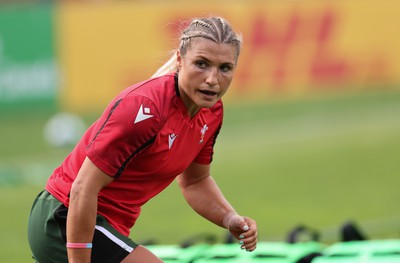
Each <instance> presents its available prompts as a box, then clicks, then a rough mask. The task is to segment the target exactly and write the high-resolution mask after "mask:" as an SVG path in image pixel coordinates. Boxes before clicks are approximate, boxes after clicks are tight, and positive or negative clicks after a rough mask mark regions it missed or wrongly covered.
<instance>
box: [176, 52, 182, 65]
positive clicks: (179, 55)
mask: <svg viewBox="0 0 400 263" xmlns="http://www.w3.org/2000/svg"><path fill="white" fill-rule="evenodd" d="M176 64H177V65H178V69H180V68H181V64H182V57H181V52H180V51H179V50H177V51H176Z"/></svg>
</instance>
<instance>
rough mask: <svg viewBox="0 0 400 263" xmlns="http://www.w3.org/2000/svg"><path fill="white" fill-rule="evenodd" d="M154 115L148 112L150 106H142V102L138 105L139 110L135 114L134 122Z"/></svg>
mask: <svg viewBox="0 0 400 263" xmlns="http://www.w3.org/2000/svg"><path fill="white" fill-rule="evenodd" d="M153 116H154V115H151V114H150V108H143V104H142V105H140V108H139V111H138V113H137V115H136V119H135V122H134V123H138V122H141V121H144V120H147V119H149V118H151V117H153Z"/></svg>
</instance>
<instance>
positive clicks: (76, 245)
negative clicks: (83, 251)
mask: <svg viewBox="0 0 400 263" xmlns="http://www.w3.org/2000/svg"><path fill="white" fill-rule="evenodd" d="M66 247H67V248H92V247H93V244H92V243H69V242H67V245H66Z"/></svg>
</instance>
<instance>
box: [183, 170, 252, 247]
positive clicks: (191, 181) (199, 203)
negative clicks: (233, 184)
mask: <svg viewBox="0 0 400 263" xmlns="http://www.w3.org/2000/svg"><path fill="white" fill-rule="evenodd" d="M178 183H179V186H180V187H181V190H182V193H183V196H184V197H185V199H186V201H187V202H188V203H189V205H190V206H191V207H192V208H193V209H194V210H195V211H196V212H197V213H199V214H200V215H201V216H203V217H204V218H206V219H208V220H210V221H211V222H213V223H214V224H216V225H219V226H221V227H225V228H227V229H229V231H230V232H231V233H232V235H233V236H234V237H236V238H237V239H240V240H241V241H242V242H243V243H244V245H243V249H246V250H249V251H252V250H254V249H255V247H256V243H257V225H256V223H255V221H254V220H252V219H251V218H248V217H242V216H239V215H238V214H237V213H236V212H235V210H234V209H233V207H232V206H231V204H230V203H229V202H228V201H227V200H226V199H225V197H224V195H223V194H222V192H221V190H220V189H219V187H218V185H217V184H216V182H215V181H214V179H213V178H212V177H211V176H210V165H202V164H196V163H192V164H191V165H190V166H189V167H188V168H187V169H186V170H185V171H184V172H183V173H182V174H181V175H179V176H178ZM241 236H242V237H243V238H242V237H241Z"/></svg>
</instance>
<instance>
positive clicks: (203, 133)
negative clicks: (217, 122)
mask: <svg viewBox="0 0 400 263" xmlns="http://www.w3.org/2000/svg"><path fill="white" fill-rule="evenodd" d="M207 130H208V126H207V124H204V126H203V128H202V129H201V130H200V133H201V139H200V142H199V143H202V142H203V141H204V135H205V134H206V131H207Z"/></svg>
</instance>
